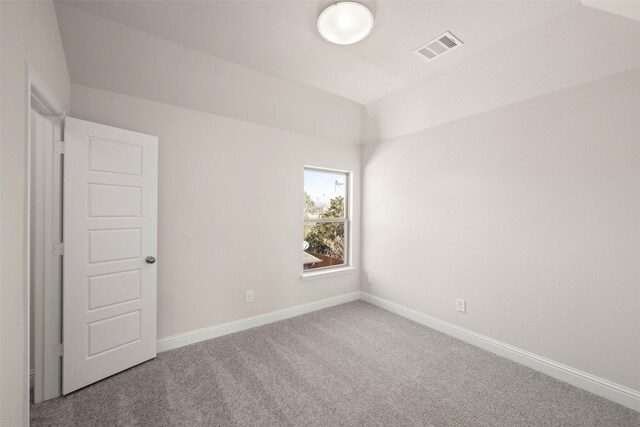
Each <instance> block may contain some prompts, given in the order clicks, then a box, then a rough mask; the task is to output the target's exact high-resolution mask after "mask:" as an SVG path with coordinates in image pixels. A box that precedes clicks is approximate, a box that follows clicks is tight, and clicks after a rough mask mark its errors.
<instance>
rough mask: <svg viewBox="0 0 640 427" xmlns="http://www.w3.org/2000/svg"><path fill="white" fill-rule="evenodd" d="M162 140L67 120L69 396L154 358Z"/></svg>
mask: <svg viewBox="0 0 640 427" xmlns="http://www.w3.org/2000/svg"><path fill="white" fill-rule="evenodd" d="M157 205H158V139H157V138H156V137H154V136H149V135H144V134H141V133H136V132H131V131H127V130H123V129H118V128H114V127H110V126H105V125H101V124H97V123H91V122H86V121H84V120H78V119H73V118H67V119H66V122H65V152H64V203H63V216H64V219H63V229H64V232H63V241H64V257H63V259H64V261H63V266H64V270H63V316H62V330H63V345H64V356H63V373H62V392H63V394H67V393H70V392H72V391H74V390H77V389H79V388H81V387H84V386H86V385H89V384H91V383H94V382H96V381H98V380H101V379H103V378H106V377H108V376H109V375H113V374H115V373H117V372H120V371H122V370H124V369H127V368H130V367H131V366H134V365H137V364H139V363H141V362H144V361H145V360H148V359H151V358H153V357H155V356H156V277H157V274H156V269H157V264H156V263H155V256H156V248H157Z"/></svg>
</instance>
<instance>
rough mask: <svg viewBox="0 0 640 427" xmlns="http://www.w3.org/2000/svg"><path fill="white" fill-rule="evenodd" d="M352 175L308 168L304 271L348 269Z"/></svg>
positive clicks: (305, 192)
mask: <svg viewBox="0 0 640 427" xmlns="http://www.w3.org/2000/svg"><path fill="white" fill-rule="evenodd" d="M349 178H350V173H349V172H343V171H335V170H328V169H320V168H312V167H305V169H304V242H303V246H302V248H303V252H304V253H303V257H304V258H303V261H302V265H303V270H316V269H331V268H336V267H344V266H347V265H349V257H348V254H349V243H350V242H349V215H350V213H349V208H350V200H349V193H350V191H349V185H350V182H349V181H350V180H349Z"/></svg>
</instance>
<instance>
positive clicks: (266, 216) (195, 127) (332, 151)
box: [71, 85, 360, 338]
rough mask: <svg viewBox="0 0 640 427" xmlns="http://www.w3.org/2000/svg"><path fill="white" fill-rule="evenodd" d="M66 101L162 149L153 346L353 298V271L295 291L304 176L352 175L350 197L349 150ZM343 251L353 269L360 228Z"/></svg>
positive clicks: (205, 119) (236, 125) (168, 110)
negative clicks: (249, 299)
mask: <svg viewBox="0 0 640 427" xmlns="http://www.w3.org/2000/svg"><path fill="white" fill-rule="evenodd" d="M71 93H72V96H71V99H72V107H73V111H74V117H77V118H80V119H85V120H90V121H95V122H100V123H104V124H108V125H112V126H117V127H121V128H125V129H131V130H135V131H139V132H143V133H148V134H152V135H156V136H158V137H159V139H160V142H159V171H160V172H159V173H160V177H159V180H160V181H159V198H158V199H159V208H158V210H159V218H158V221H159V230H158V242H159V243H158V245H159V248H158V337H159V338H163V337H167V336H171V335H174V334H179V333H182V332H186V331H190V330H194V329H197V328H203V327H207V326H212V325H216V324H219V323H223V322H228V321H232V320H236V319H240V318H244V317H247V316H252V315H257V314H261V313H266V312H269V311H273V310H277V309H281V308H285V307H290V306H293V305H297V304H303V303H307V302H311V301H315V300H318V299H322V298H327V297H330V296H335V295H340V294H344V293H347V292H352V291H356V290H358V282H359V279H358V274H357V273H352V274H349V275H344V276H336V277H332V278H326V279H320V280H315V281H311V282H301V281H300V272H301V268H302V265H301V256H302V224H303V222H302V210H303V167H304V165H305V164H310V165H317V166H326V167H329V168H337V169H345V170H350V171H353V172H354V177H355V179H354V181H355V182H354V185H355V193H356V194H359V187H360V147H359V146H357V145H351V144H341V143H334V142H331V141H328V140H326V139H320V138H315V137H311V136H308V135H304V134H301V133H295V132H289V131H284V130H280V129H275V128H271V127H267V126H263V125H258V124H253V123H248V122H245V121H240V120H236V119H230V118H225V117H221V116H217V115H213V114H208V113H203V112H199V111H195V110H189V109H185V108H181V107H175V106H171V105H168V104H161V103H157V102H152V101H148V100H143V99H140V98H134V97H129V96H124V95H120V94H116V93H113V92H107V91H103V90H98V89H93V88H88V87H85V86H79V85H73V86H72V92H71ZM359 207H360V206H359V199H356V200H355V210H356V211H355V212H356V217H357V216H358V215H359V212H360V210H359ZM353 241H354V244H355V248H354V250H355V252H354V255H355V256H354V261H355V263H356V264H357V263H358V262H359V224H358V223H356V226H355V227H354V239H353ZM247 289H253V290H254V293H255V302H253V303H252V304H246V303H245V302H244V297H245V295H244V293H245V290H247Z"/></svg>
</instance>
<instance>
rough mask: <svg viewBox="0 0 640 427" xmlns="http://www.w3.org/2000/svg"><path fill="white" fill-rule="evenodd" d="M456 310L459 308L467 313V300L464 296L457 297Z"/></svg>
mask: <svg viewBox="0 0 640 427" xmlns="http://www.w3.org/2000/svg"><path fill="white" fill-rule="evenodd" d="M456 310H458V311H459V312H460V313H466V312H467V301H466V300H463V299H462V298H456Z"/></svg>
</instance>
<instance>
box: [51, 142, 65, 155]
mask: <svg viewBox="0 0 640 427" xmlns="http://www.w3.org/2000/svg"><path fill="white" fill-rule="evenodd" d="M53 151H54V152H55V153H56V154H57V155H60V154H64V141H55V142H54V144H53Z"/></svg>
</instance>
